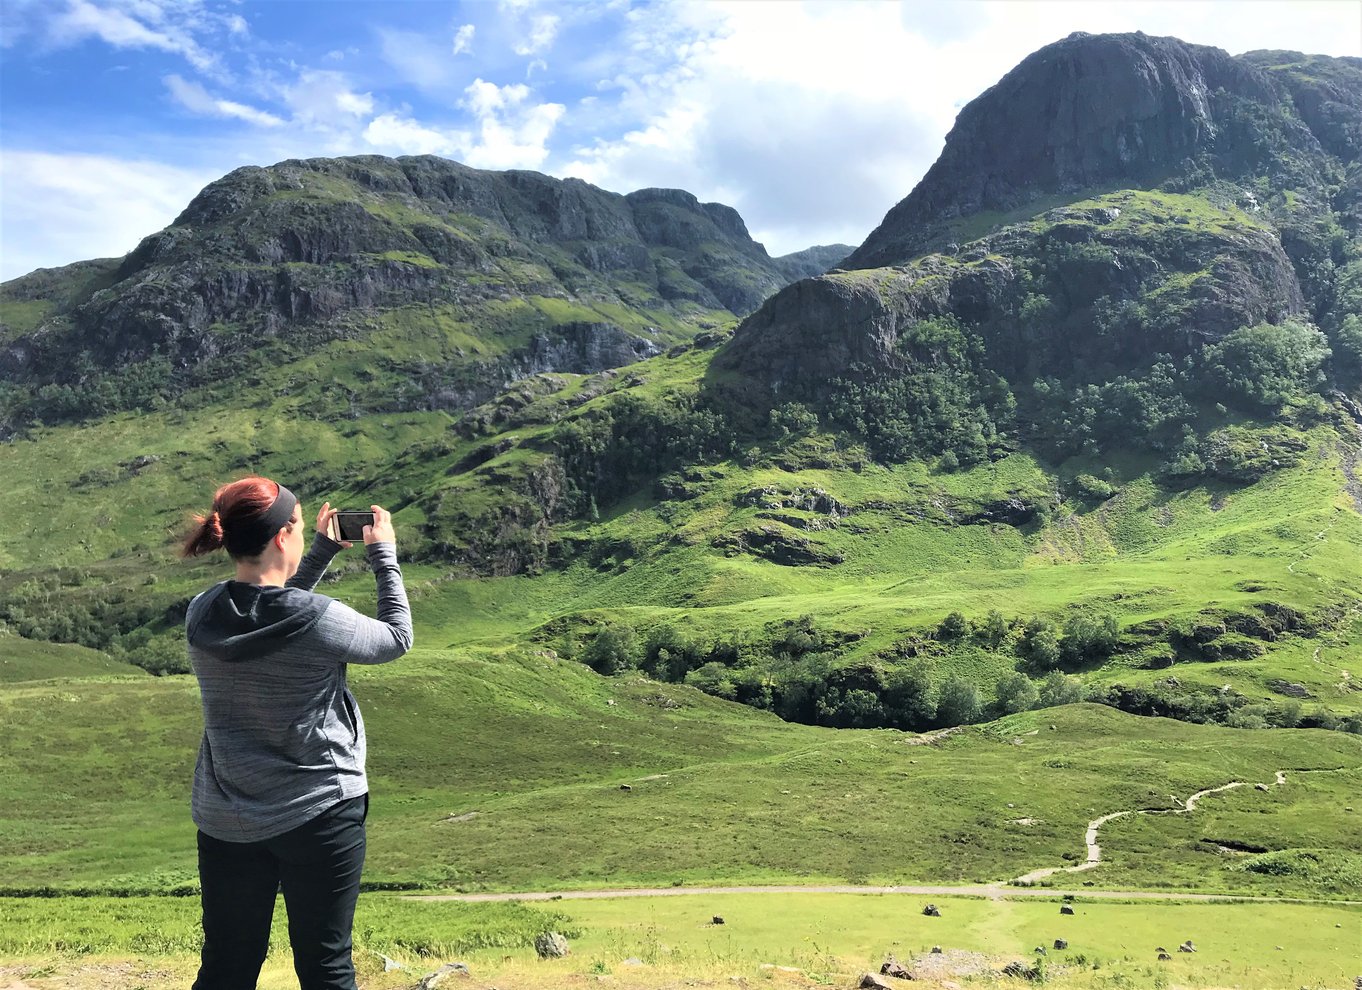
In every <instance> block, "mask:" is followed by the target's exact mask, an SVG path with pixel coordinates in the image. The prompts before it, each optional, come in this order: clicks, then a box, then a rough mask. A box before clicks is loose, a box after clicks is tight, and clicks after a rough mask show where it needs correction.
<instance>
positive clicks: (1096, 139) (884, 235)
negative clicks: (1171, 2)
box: [845, 33, 1362, 268]
mask: <svg viewBox="0 0 1362 990" xmlns="http://www.w3.org/2000/svg"><path fill="white" fill-rule="evenodd" d="M1284 57H1285V58H1286V59H1287V61H1285V62H1284V61H1282V59H1283V58H1284ZM1291 58H1294V59H1295V60H1296V61H1297V62H1298V63H1299V64H1296V63H1293V62H1291V61H1290V59H1291ZM1359 61H1360V60H1356V59H1328V58H1325V57H1323V56H1309V57H1307V56H1299V55H1296V54H1295V53H1263V52H1258V53H1252V54H1250V55H1247V56H1241V57H1239V58H1234V57H1231V56H1230V55H1228V54H1226V53H1225V52H1223V51H1221V50H1220V49H1217V48H1207V47H1204V46H1201V45H1189V44H1187V43H1185V42H1182V41H1179V40H1177V39H1176V38H1153V37H1149V36H1147V35H1144V34H1140V33H1136V34H1120V35H1087V34H1082V33H1078V34H1073V35H1070V36H1069V37H1068V38H1065V39H1064V40H1063V41H1060V42H1057V43H1055V44H1053V45H1048V46H1046V47H1045V48H1042V49H1041V50H1039V51H1038V52H1036V53H1035V54H1033V55H1031V56H1029V57H1028V58H1026V59H1025V60H1023V61H1022V62H1021V63H1020V64H1019V65H1018V66H1017V67H1016V68H1015V69H1013V70H1012V71H1011V72H1009V73H1007V75H1005V76H1004V77H1003V78H1002V79H1001V80H1000V81H999V82H998V83H997V85H995V86H993V87H992V88H991V89H989V90H987V91H986V92H984V93H983V94H982V95H981V96H979V97H978V98H977V99H975V100H972V101H971V102H970V103H969V104H967V105H966V106H965V108H964V109H963V110H961V112H960V115H959V117H958V118H957V119H956V123H955V126H954V127H953V128H952V129H951V132H950V134H949V135H947V137H946V146H945V148H944V150H943V151H942V153H941V157H940V158H939V159H938V160H937V161H936V163H935V164H934V165H933V166H932V168H931V169H930V170H929V171H928V172H927V174H926V176H924V177H923V179H922V181H921V182H920V183H919V184H918V186H917V187H916V188H915V189H914V190H913V191H912V193H911V194H910V195H909V196H908V197H907V198H906V199H904V200H903V201H902V202H900V203H899V204H898V205H897V206H895V207H894V208H893V209H892V210H890V212H889V213H888V215H886V217H885V218H884V221H883V222H882V223H881V224H880V226H879V227H878V228H877V229H876V230H875V231H874V232H873V233H871V235H870V237H868V238H867V239H866V242H865V243H864V244H863V245H861V247H860V248H859V249H858V250H857V251H856V252H854V253H853V254H852V255H851V257H850V258H849V259H848V260H847V262H846V263H845V267H849V268H875V267H879V266H882V265H888V264H897V263H902V262H904V261H907V260H909V259H910V258H913V257H915V256H917V255H919V254H921V253H923V252H924V251H925V250H930V249H933V248H940V247H942V246H944V243H945V240H947V239H949V238H950V237H951V236H952V227H951V223H950V222H951V221H953V220H956V219H958V218H960V217H965V216H968V215H971V214H976V213H978V212H980V211H983V210H997V211H1007V210H1011V209H1014V208H1016V207H1018V206H1020V205H1022V204H1024V203H1026V202H1027V201H1029V200H1031V199H1034V198H1035V197H1037V196H1041V195H1045V194H1050V193H1057V192H1058V193H1062V192H1070V191H1077V190H1084V189H1094V188H1099V187H1103V186H1110V185H1113V184H1114V185H1117V186H1135V187H1141V188H1147V187H1149V186H1153V185H1155V184H1158V183H1160V182H1162V181H1164V180H1168V179H1170V178H1173V177H1175V176H1179V175H1183V174H1186V173H1187V172H1188V171H1189V170H1191V171H1193V172H1209V173H1210V176H1211V177H1220V178H1229V179H1237V178H1242V177H1243V176H1245V175H1252V174H1256V175H1262V174H1271V173H1272V172H1273V171H1274V170H1279V171H1280V170H1285V171H1287V172H1296V173H1299V172H1300V171H1301V170H1302V168H1303V169H1304V170H1305V171H1306V172H1309V171H1317V169H1318V167H1319V163H1320V162H1321V160H1322V159H1324V158H1326V157H1327V156H1328V155H1330V154H1332V155H1337V156H1345V157H1346V156H1349V155H1351V157H1352V158H1354V159H1355V158H1356V157H1357V145H1358V141H1359V138H1358V133H1359V128H1362V124H1359V123H1358V119H1359V116H1362V114H1359V106H1362V99H1360V98H1359V89H1358V87H1360V86H1362V82H1360V81H1359V80H1362V71H1359V65H1358V63H1359ZM1307 63H1308V64H1307ZM1274 66H1275V67H1276V68H1273V67H1274ZM1322 68H1325V69H1327V70H1328V71H1329V72H1330V78H1328V79H1326V80H1324V81H1320V78H1319V75H1318V73H1319V72H1320V71H1321V70H1322ZM1292 178H1293V181H1292V183H1291V184H1292V185H1293V186H1295V187H1300V186H1301V185H1302V184H1308V181H1309V177H1308V176H1306V175H1302V174H1295V175H1293V176H1292ZM1316 181H1318V176H1316Z"/></svg>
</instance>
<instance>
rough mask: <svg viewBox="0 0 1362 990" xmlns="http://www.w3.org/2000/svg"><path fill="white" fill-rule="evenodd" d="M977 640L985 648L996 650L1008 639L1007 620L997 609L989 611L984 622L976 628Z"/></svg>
mask: <svg viewBox="0 0 1362 990" xmlns="http://www.w3.org/2000/svg"><path fill="white" fill-rule="evenodd" d="M974 636H975V638H976V639H977V640H978V641H979V642H980V643H982V644H983V645H984V646H987V647H989V648H990V649H994V650H996V649H997V648H998V647H999V646H1001V645H1002V644H1003V640H1005V639H1007V620H1006V619H1004V618H1003V613H1001V612H999V611H998V610H997V609H996V608H991V609H989V610H988V615H986V616H984V621H983V622H982V623H981V624H980V625H978V626H976V627H975V629H974Z"/></svg>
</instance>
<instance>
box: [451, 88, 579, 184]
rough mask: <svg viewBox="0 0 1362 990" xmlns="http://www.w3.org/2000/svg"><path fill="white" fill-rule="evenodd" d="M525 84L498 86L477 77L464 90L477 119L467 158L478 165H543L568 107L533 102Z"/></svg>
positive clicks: (469, 162)
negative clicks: (475, 130) (559, 122)
mask: <svg viewBox="0 0 1362 990" xmlns="http://www.w3.org/2000/svg"><path fill="white" fill-rule="evenodd" d="M529 96H530V88H529V87H528V86H526V85H525V84H524V83H516V84H513V85H509V86H497V85H496V84H495V83H490V82H486V81H485V80H482V79H475V80H474V81H473V83H472V84H471V85H469V86H468V88H467V89H466V90H464V105H465V106H466V107H467V108H468V109H469V110H470V111H471V112H472V113H473V116H474V117H475V118H476V121H477V135H476V140H475V141H474V143H473V144H472V145H471V146H470V147H468V148H467V149H466V150H465V151H464V152H463V160H464V161H465V162H466V163H467V164H469V165H472V166H473V167H474V168H539V167H540V166H541V165H543V164H544V162H545V160H546V159H547V158H548V156H549V149H548V142H549V139H550V138H551V137H552V136H553V131H554V128H555V127H556V126H557V124H558V121H559V120H560V119H561V118H562V116H563V112H564V110H565V109H566V108H565V107H564V106H563V105H562V104H561V103H530V102H528V100H529Z"/></svg>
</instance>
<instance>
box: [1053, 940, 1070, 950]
mask: <svg viewBox="0 0 1362 990" xmlns="http://www.w3.org/2000/svg"><path fill="white" fill-rule="evenodd" d="M1068 947H1069V940H1068V939H1065V938H1057V939H1055V948H1056V949H1067V948H1068Z"/></svg>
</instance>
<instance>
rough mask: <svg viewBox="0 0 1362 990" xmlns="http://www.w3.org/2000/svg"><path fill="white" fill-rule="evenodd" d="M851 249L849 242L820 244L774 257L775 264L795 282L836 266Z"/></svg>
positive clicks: (820, 273)
mask: <svg viewBox="0 0 1362 990" xmlns="http://www.w3.org/2000/svg"><path fill="white" fill-rule="evenodd" d="M853 250H854V248H852V247H851V246H850V245H849V244H820V245H817V246H816V247H811V248H805V249H804V250H803V251H796V252H794V254H784V255H781V256H780V257H779V258H777V259H776V264H777V265H778V266H779V267H780V269H781V271H783V272H785V274H786V275H787V276H789V278H790V281H792V282H795V281H798V280H799V279H801V278H811V277H813V276H814V275H822V274H823V273H824V272H826V271H827V270H828V269H829V268H835V267H837V264H838V263H839V262H840V261H841V260H842V259H843V258H845V257H846V256H847V255H849V254H850V253H851V252H852V251H853Z"/></svg>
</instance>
